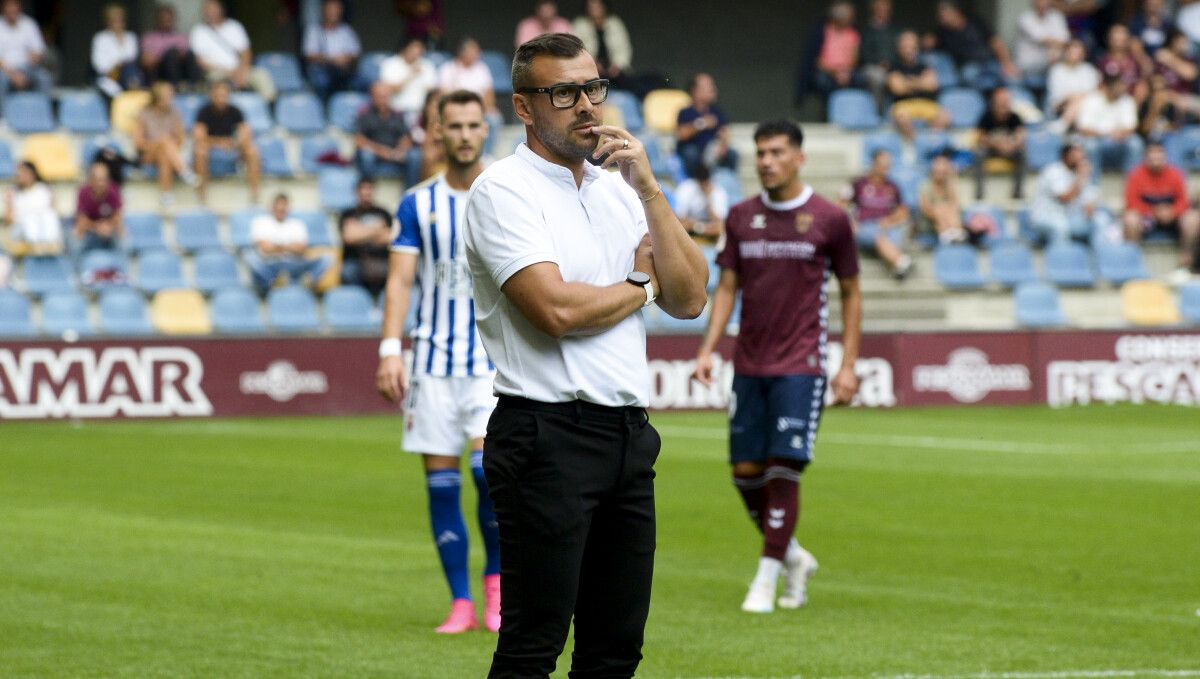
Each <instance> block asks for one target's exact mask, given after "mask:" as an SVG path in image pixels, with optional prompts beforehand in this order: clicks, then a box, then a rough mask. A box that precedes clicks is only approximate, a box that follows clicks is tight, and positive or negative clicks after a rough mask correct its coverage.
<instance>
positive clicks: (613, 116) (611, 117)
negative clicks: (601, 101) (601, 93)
mask: <svg viewBox="0 0 1200 679" xmlns="http://www.w3.org/2000/svg"><path fill="white" fill-rule="evenodd" d="M600 122H601V123H602V124H604V125H612V126H613V127H619V128H621V129H625V114H624V113H621V109H620V108H618V107H616V106H605V107H604V117H603V118H601V119H600Z"/></svg>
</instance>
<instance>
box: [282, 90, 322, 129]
mask: <svg viewBox="0 0 1200 679" xmlns="http://www.w3.org/2000/svg"><path fill="white" fill-rule="evenodd" d="M275 121H276V122H278V123H279V124H280V126H282V127H283V129H285V130H287V131H288V132H291V133H292V134H299V135H307V134H316V133H318V132H321V131H323V130H324V129H325V110H324V109H323V108H322V107H321V100H319V99H317V96H316V95H315V94H312V93H311V92H293V93H291V94H285V95H282V96H280V97H279V98H278V99H276V100H275Z"/></svg>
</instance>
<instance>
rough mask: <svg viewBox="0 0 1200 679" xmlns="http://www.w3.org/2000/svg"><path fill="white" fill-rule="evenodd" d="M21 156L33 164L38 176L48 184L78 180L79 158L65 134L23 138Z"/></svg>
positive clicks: (53, 133) (35, 135)
mask: <svg viewBox="0 0 1200 679" xmlns="http://www.w3.org/2000/svg"><path fill="white" fill-rule="evenodd" d="M21 156H22V157H23V158H24V159H25V160H28V161H29V162H31V163H33V165H34V167H36V168H37V169H38V174H40V175H42V179H44V180H46V181H48V182H71V181H75V180H77V179H79V158H78V157H77V156H76V155H75V147H74V145H72V144H71V139H70V137H68V136H67V135H65V134H59V133H56V132H51V133H49V134H31V135H29V136H28V137H25V138H24V141H23V143H22V145H21Z"/></svg>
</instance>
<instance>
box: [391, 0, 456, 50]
mask: <svg viewBox="0 0 1200 679" xmlns="http://www.w3.org/2000/svg"><path fill="white" fill-rule="evenodd" d="M396 8H397V11H399V12H400V16H401V17H403V18H404V41H405V42H408V41H409V40H416V41H418V42H420V43H421V44H423V45H428V46H429V48H430V49H438V48H440V47H441V45H442V40H443V39H444V38H445V35H446V21H445V19H444V18H443V16H442V2H441V0H396Z"/></svg>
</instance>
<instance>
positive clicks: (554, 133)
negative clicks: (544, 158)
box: [533, 116, 600, 161]
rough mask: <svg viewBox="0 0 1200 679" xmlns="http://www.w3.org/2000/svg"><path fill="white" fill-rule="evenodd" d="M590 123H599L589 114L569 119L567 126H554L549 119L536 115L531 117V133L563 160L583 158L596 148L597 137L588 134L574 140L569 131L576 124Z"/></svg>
mask: <svg viewBox="0 0 1200 679" xmlns="http://www.w3.org/2000/svg"><path fill="white" fill-rule="evenodd" d="M589 122H590V123H592V124H594V125H599V124H600V121H598V120H595V119H594V118H592V117H591V116H584V117H580V118H576V119H575V120H573V121H571V124H570V126H569V127H567V128H559V127H555V126H554V125H553V124H552V123H550V121H548V120H546V119H545V118H539V117H537V116H535V117H534V119H533V133H534V135H535V136H537V138H538V141H540V142H542V144H544V145H545V146H546V148H548V149H550V150H551V151H553V152H554V153H555V155H557V156H559V157H560V158H562V159H564V160H571V161H576V160H583V159H585V158H587V157H588V156H589V155H591V154H592V151H595V150H596V143H597V138H596V137H594V136H592V135H588V136H586V137H584V139H583V141H576V140H575V139H573V138H572V136H571V133H572V132H573V131H574V130H573V128H575V127H576V126H578V125H582V124H584V123H589Z"/></svg>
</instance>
